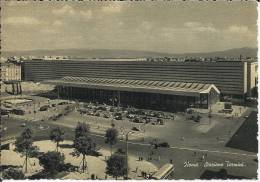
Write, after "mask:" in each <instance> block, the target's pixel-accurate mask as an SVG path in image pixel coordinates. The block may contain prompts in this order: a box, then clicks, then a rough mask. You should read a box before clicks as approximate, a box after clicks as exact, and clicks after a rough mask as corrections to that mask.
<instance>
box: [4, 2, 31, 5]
mask: <svg viewBox="0 0 260 182" xmlns="http://www.w3.org/2000/svg"><path fill="white" fill-rule="evenodd" d="M29 3H30V2H29V1H7V6H19V5H21V6H22V5H27V4H29Z"/></svg>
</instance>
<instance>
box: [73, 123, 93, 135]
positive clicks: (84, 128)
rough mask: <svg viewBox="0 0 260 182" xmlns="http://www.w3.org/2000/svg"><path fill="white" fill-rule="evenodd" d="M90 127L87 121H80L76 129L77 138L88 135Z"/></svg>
mask: <svg viewBox="0 0 260 182" xmlns="http://www.w3.org/2000/svg"><path fill="white" fill-rule="evenodd" d="M89 130H90V127H89V125H87V124H86V123H83V122H82V123H80V122H78V124H77V126H76V129H75V138H78V137H81V136H88V135H89Z"/></svg>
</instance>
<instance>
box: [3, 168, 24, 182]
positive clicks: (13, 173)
mask: <svg viewBox="0 0 260 182" xmlns="http://www.w3.org/2000/svg"><path fill="white" fill-rule="evenodd" d="M2 177H3V179H24V178H25V176H24V174H23V172H22V171H21V170H19V169H15V168H8V169H5V170H4V171H3V173H2Z"/></svg>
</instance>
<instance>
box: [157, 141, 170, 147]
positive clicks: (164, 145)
mask: <svg viewBox="0 0 260 182" xmlns="http://www.w3.org/2000/svg"><path fill="white" fill-rule="evenodd" d="M157 145H158V147H167V148H169V147H170V145H169V144H168V143H167V142H162V143H159V144H157Z"/></svg>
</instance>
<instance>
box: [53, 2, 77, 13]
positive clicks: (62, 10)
mask: <svg viewBox="0 0 260 182" xmlns="http://www.w3.org/2000/svg"><path fill="white" fill-rule="evenodd" d="M52 13H53V14H56V15H74V14H75V10H74V9H73V8H72V7H71V6H69V5H67V4H66V5H64V6H62V7H61V8H59V9H53V10H52Z"/></svg>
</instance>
